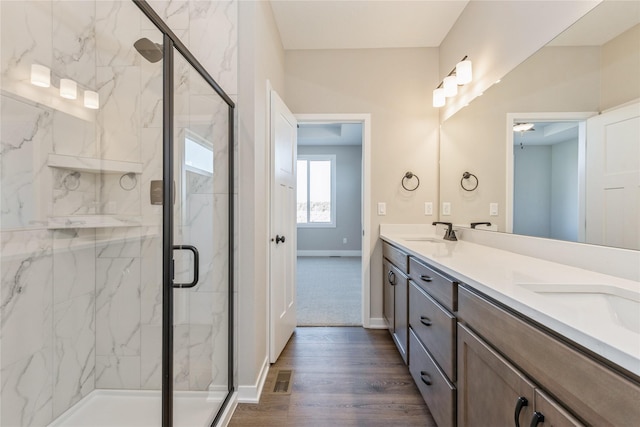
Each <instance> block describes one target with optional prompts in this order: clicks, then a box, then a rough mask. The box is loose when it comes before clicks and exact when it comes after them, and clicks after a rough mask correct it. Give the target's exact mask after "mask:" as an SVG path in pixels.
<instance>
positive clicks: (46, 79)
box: [31, 64, 51, 87]
mask: <svg viewBox="0 0 640 427" xmlns="http://www.w3.org/2000/svg"><path fill="white" fill-rule="evenodd" d="M31 84H32V85H34V86H40V87H49V86H51V70H50V69H49V67H45V66H44V65H40V64H31Z"/></svg>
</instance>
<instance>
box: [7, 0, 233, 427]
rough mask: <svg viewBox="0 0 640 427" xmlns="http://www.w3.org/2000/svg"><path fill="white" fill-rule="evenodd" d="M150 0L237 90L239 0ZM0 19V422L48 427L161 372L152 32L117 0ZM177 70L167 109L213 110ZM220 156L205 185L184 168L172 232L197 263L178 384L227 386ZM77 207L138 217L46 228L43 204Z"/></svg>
mask: <svg viewBox="0 0 640 427" xmlns="http://www.w3.org/2000/svg"><path fill="white" fill-rule="evenodd" d="M150 4H151V5H152V7H153V8H154V9H155V10H156V11H157V12H158V14H159V15H160V16H161V17H162V18H163V19H164V20H165V21H166V22H167V23H168V24H169V26H170V27H171V28H172V29H173V30H174V32H176V34H177V35H178V36H179V37H181V39H182V40H183V41H184V42H185V44H186V45H187V46H188V47H189V49H190V50H191V51H192V52H193V53H194V55H195V56H196V57H197V58H198V60H199V61H200V62H201V63H202V64H203V65H204V66H205V68H207V70H208V71H209V72H210V73H211V74H212V76H213V77H214V78H215V79H216V80H217V81H218V82H219V83H220V84H221V86H222V87H223V88H224V89H225V90H226V91H227V92H228V93H230V94H232V96H233V94H235V93H237V80H236V76H237V3H236V0H229V1H219V2H217V1H214V2H210V1H158V2H156V1H151V2H150ZM0 19H1V20H2V21H1V34H0V43H1V46H0V47H1V49H0V54H1V57H0V71H1V79H2V80H1V86H2V93H1V95H0V112H1V123H0V140H1V145H0V154H1V159H0V168H1V169H0V190H1V191H0V203H1V204H0V226H1V235H0V238H1V240H0V245H1V259H0V263H1V264H0V274H1V287H0V387H1V391H0V393H1V394H0V399H1V402H0V403H1V413H0V425H2V426H44V425H47V424H48V423H49V422H51V420H52V419H54V418H56V417H57V416H58V415H60V414H61V413H62V412H64V411H65V410H66V409H68V408H69V407H71V406H72V405H74V404H75V403H76V402H78V401H79V400H80V399H82V398H83V397H84V396H86V395H87V394H88V393H89V392H91V391H92V390H94V389H95V388H130V389H138V388H139V389H158V388H159V387H160V384H161V376H160V362H161V352H160V342H161V326H160V325H161V317H162V312H161V293H160V286H159V283H160V277H161V271H160V269H161V266H160V255H161V238H160V236H159V234H158V230H159V229H158V224H159V220H160V210H159V209H158V208H159V207H158V206H152V205H150V204H149V203H148V194H147V191H148V188H149V183H150V181H151V180H153V179H160V177H161V176H162V165H161V162H160V158H161V155H162V150H161V146H160V145H159V141H161V136H162V127H161V126H162V118H161V111H162V106H161V98H160V96H161V83H162V76H161V68H160V65H159V64H160V63H158V64H150V63H148V62H146V61H141V59H140V57H139V55H137V53H136V52H135V50H134V49H133V47H132V46H133V42H134V41H135V40H137V39H138V38H140V37H148V38H150V39H151V40H153V41H157V42H161V38H160V35H159V32H158V31H157V30H156V29H155V28H154V27H153V25H152V24H151V23H150V22H148V21H147V20H146V18H144V17H143V16H142V14H141V13H140V12H139V11H138V9H137V8H136V7H135V5H134V4H133V3H132V2H130V1H126V0H125V1H120V0H118V1H105V0H100V1H96V2H94V1H62V0H44V1H21V2H5V1H2V2H0ZM32 63H38V64H43V65H47V66H49V67H50V68H51V72H52V83H54V85H57V79H59V78H61V77H64V78H71V79H73V80H75V81H76V82H78V85H79V87H80V88H86V89H90V90H95V91H97V92H99V94H100V104H101V106H100V109H99V110H97V111H96V112H94V111H92V110H87V109H84V108H83V107H81V106H73V105H71V106H70V105H68V104H65V103H64V102H63V101H62V100H60V99H59V98H58V97H57V96H56V95H55V94H53V93H52V92H51V91H49V92H47V91H46V90H41V89H40V88H35V87H33V86H31V85H30V84H29V79H28V76H29V71H30V66H31V64H32ZM181 76H183V77H184V79H181V81H184V84H185V86H184V87H183V88H180V89H179V90H182V91H183V97H182V101H180V100H177V103H176V108H181V107H180V103H181V102H182V103H183V104H182V106H183V107H184V108H185V111H188V112H189V114H191V115H194V114H197V113H198V112H199V111H200V110H201V107H205V106H209V107H210V106H211V105H214V107H215V109H214V110H213V111H214V113H213V116H216V115H217V114H222V108H221V106H220V105H217V104H213V103H214V102H218V101H217V100H215V97H209V98H207V97H206V96H202V95H200V92H198V90H199V89H198V88H197V87H196V85H195V84H194V85H193V86H190V83H189V82H190V81H191V80H194V79H193V78H191V76H190V72H189V71H188V70H187V69H183V70H182V71H181ZM50 89H51V90H53V89H54V88H50ZM80 93H81V91H80ZM207 93H209V92H207ZM225 111H226V110H225ZM209 114H211V110H209ZM215 120H217V119H215V117H214V123H215ZM224 120H225V123H226V117H225V118H224ZM199 126H202V124H201V123H199V122H197V123H194V122H192V121H190V122H189V123H184V124H183V125H182V126H180V127H178V129H177V130H176V132H180V130H182V129H183V128H186V127H189V128H190V129H191V130H195V131H196V132H198V133H201V134H203V135H206V134H207V132H211V131H212V130H211V129H202V128H199ZM213 132H214V134H215V131H213ZM222 139H223V138H221V137H220V136H219V135H214V136H212V140H213V141H214V144H215V147H216V150H217V152H216V158H221V157H223V156H222V155H226V153H225V152H224V150H226V149H227V148H226V141H222ZM50 153H56V154H64V155H70V156H81V157H93V158H102V159H110V160H125V161H134V162H139V163H141V164H142V173H140V174H138V175H137V176H136V180H137V184H136V185H135V186H134V188H133V189H132V190H130V191H126V190H123V189H122V188H121V187H120V185H119V184H120V183H119V180H120V176H121V175H120V174H93V173H85V172H81V173H80V174H79V175H71V173H72V171H69V170H65V169H61V168H52V167H48V166H47V159H48V155H49V154H50ZM218 153H219V154H220V155H218ZM215 168H216V172H215V174H216V179H215V181H214V182H215V184H213V183H211V182H210V181H207V180H206V179H203V178H202V177H201V176H189V179H188V180H187V181H188V189H189V191H188V194H189V195H188V196H187V200H186V202H187V207H186V208H185V209H184V211H185V212H184V219H183V221H182V224H181V227H180V231H179V232H180V233H182V235H183V237H184V236H186V237H185V240H188V239H191V240H192V244H195V245H196V246H198V247H199V249H200V251H201V255H202V260H203V264H202V265H201V272H202V273H201V274H202V276H201V285H199V287H198V288H197V289H196V290H195V292H188V291H179V292H178V293H177V295H176V302H177V304H176V309H175V313H176V318H177V319H178V320H179V321H178V322H177V326H176V332H175V347H176V354H175V359H176V367H175V369H176V388H178V389H181V390H206V389H211V388H214V389H215V387H216V385H220V386H224V385H226V377H225V375H226V362H227V360H226V351H227V350H226V339H227V337H226V327H227V324H226V321H227V319H226V314H225V313H226V311H225V310H226V309H225V305H226V303H227V302H228V296H227V294H226V283H227V277H226V271H227V270H226V265H227V264H226V263H227V262H228V261H227V257H226V254H227V247H226V243H224V242H226V228H225V227H226V224H227V223H228V218H227V197H226V194H227V192H228V190H227V188H226V183H223V182H220V183H219V182H218V178H217V175H218V174H219V175H220V176H223V177H225V179H226V172H225V171H224V170H225V168H226V165H218V164H216V166H215ZM71 181H74V182H73V185H70V182H71ZM82 214H117V215H125V216H135V217H138V218H140V221H141V224H144V226H140V227H128V228H95V229H94V228H74V229H56V230H54V229H49V228H48V227H47V220H48V217H50V216H70V215H82ZM211 218H214V223H213V227H212V225H211ZM202 230H211V232H210V233H209V234H208V235H207V234H206V233H202ZM219 272H224V274H219ZM196 294H197V295H196ZM212 307H213V308H212ZM214 361H215V363H214Z"/></svg>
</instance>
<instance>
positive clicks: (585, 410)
mask: <svg viewBox="0 0 640 427" xmlns="http://www.w3.org/2000/svg"><path fill="white" fill-rule="evenodd" d="M458 292H459V293H458V296H459V301H458V303H459V309H458V313H457V315H458V320H459V322H460V323H459V326H458V383H457V386H458V425H459V426H476V425H487V426H489V425H514V422H515V413H516V412H517V411H516V405H517V401H518V398H519V397H525V398H526V399H527V402H528V405H527V406H526V407H523V408H522V411H521V412H520V425H527V426H528V425H536V423H535V422H534V423H533V424H531V422H532V419H533V417H534V415H535V413H540V414H542V415H543V416H544V420H545V421H544V422H543V423H540V424H539V425H540V426H551V425H552V426H579V425H582V424H581V423H584V424H587V425H607V426H621V427H622V426H631V425H637V423H638V420H639V419H640V404H639V402H640V383H639V382H638V381H637V380H636V379H632V378H630V377H627V376H626V375H622V374H621V373H619V372H617V371H616V370H614V369H612V368H611V367H609V366H607V365H606V364H605V363H604V362H602V361H599V360H596V359H595V358H593V357H591V356H590V355H588V354H586V353H585V352H584V351H582V350H580V349H578V348H577V347H576V346H575V345H574V344H571V343H568V342H565V341H564V340H562V339H561V337H559V336H556V335H554V334H552V333H551V332H550V331H548V330H545V329H543V328H542V327H539V326H537V325H536V324H535V323H534V322H533V321H531V320H530V319H527V318H526V317H524V316H522V315H519V314H517V313H515V312H511V311H507V309H505V308H503V307H502V306H501V305H499V304H498V303H494V302H493V301H491V300H489V299H488V298H487V297H485V296H484V295H481V294H479V293H478V292H477V291H475V290H473V289H471V288H467V287H460V288H459V291H458ZM550 396H553V399H552V398H551V397H550ZM483 417H484V419H486V420H488V421H487V422H484V421H483ZM493 417H495V418H493ZM494 419H495V420H496V421H495V422H493V423H492V422H490V421H493V420H494ZM509 419H511V421H510V422H507V421H508V420H509ZM515 425H517V424H515Z"/></svg>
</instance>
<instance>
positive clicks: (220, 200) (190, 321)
mask: <svg viewBox="0 0 640 427" xmlns="http://www.w3.org/2000/svg"><path fill="white" fill-rule="evenodd" d="M173 58H174V61H173V62H174V67H173V73H174V78H173V82H174V83H173V105H174V108H173V114H174V115H173V118H174V129H173V136H174V141H173V151H174V168H173V172H174V182H175V195H176V196H175V200H174V203H175V204H174V220H173V226H174V232H173V247H174V260H175V277H174V290H173V305H174V310H173V331H174V333H173V373H174V382H173V390H174V392H173V403H174V405H173V406H174V414H173V420H174V426H195V425H201V426H205V425H210V424H211V422H212V421H213V419H214V418H215V416H216V414H217V413H218V411H219V409H220V408H221V407H222V405H223V403H224V401H225V399H226V398H227V395H228V392H229V380H230V378H229V362H230V361H229V342H230V340H229V338H230V337H229V333H228V331H229V294H230V293H229V280H230V277H229V240H230V239H229V228H230V227H229V178H228V177H229V107H228V105H227V104H226V103H225V101H224V100H223V99H222V98H221V97H220V96H219V95H218V94H217V93H216V92H215V91H214V89H213V88H212V86H211V85H210V84H209V83H207V81H205V80H204V79H203V77H201V75H200V74H199V73H198V72H197V71H196V70H195V69H194V68H193V67H192V66H191V65H190V64H189V62H188V61H187V60H186V59H185V58H184V57H183V56H182V55H181V54H180V53H179V52H178V51H177V50H174V55H173Z"/></svg>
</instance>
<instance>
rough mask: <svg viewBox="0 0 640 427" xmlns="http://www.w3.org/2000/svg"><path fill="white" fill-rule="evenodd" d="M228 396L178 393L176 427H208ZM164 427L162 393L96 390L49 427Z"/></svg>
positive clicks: (176, 399) (175, 414) (175, 405)
mask: <svg viewBox="0 0 640 427" xmlns="http://www.w3.org/2000/svg"><path fill="white" fill-rule="evenodd" d="M226 396H227V393H226V392H206V391H177V392H174V399H173V419H174V422H173V425H174V426H175V427H200V426H202V427H208V426H209V425H210V424H211V421H213V418H214V417H215V415H216V413H217V412H218V409H219V408H220V405H222V402H223V401H224V398H225V397H226ZM161 424H162V402H161V394H160V391H138V390H94V391H92V392H91V393H89V394H88V395H87V396H86V397H85V398H84V399H82V400H81V401H79V402H78V403H77V404H75V405H74V406H72V407H71V408H69V410H68V411H66V412H65V413H64V414H62V415H61V416H60V417H58V418H57V419H56V420H54V421H53V422H52V423H51V424H49V426H48V427H158V426H160V425H161Z"/></svg>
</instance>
